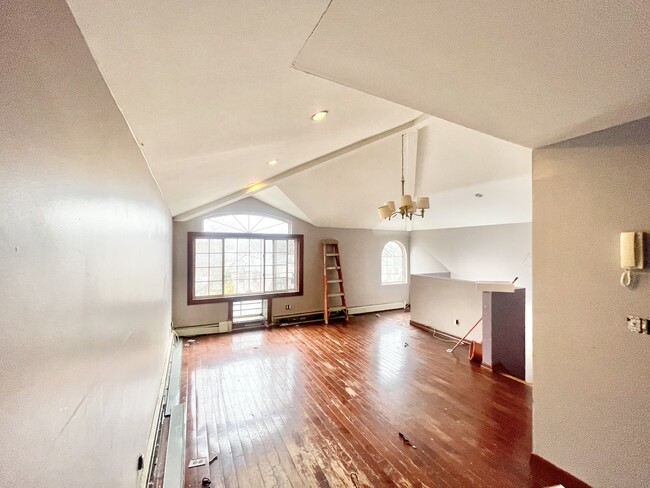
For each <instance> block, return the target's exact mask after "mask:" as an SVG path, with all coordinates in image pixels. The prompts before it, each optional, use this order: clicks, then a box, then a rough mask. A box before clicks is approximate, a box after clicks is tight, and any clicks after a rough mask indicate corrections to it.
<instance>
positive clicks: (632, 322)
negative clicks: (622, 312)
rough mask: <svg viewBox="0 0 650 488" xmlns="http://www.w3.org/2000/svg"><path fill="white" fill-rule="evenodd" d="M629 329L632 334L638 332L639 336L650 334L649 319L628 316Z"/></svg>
mask: <svg viewBox="0 0 650 488" xmlns="http://www.w3.org/2000/svg"><path fill="white" fill-rule="evenodd" d="M627 328H628V330H630V331H631V332H636V333H637V334H650V329H649V328H648V319H644V318H641V317H635V316H633V315H628V316H627Z"/></svg>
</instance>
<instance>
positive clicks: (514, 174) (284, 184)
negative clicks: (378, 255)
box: [255, 117, 532, 230]
mask: <svg viewBox="0 0 650 488" xmlns="http://www.w3.org/2000/svg"><path fill="white" fill-rule="evenodd" d="M416 136H417V137H416ZM415 142H417V159H416V154H410V152H414V148H415ZM400 152H401V140H400V137H399V135H395V136H391V137H387V138H385V139H383V140H381V141H379V142H375V143H374V144H371V145H369V146H365V147H363V148H361V149H358V150H356V151H353V152H350V153H349V154H346V155H344V156H342V157H338V158H335V159H332V160H330V161H328V162H326V163H323V164H320V165H318V166H315V167H313V168H310V169H308V170H306V171H302V172H300V173H297V174H295V175H292V176H289V177H288V178H285V179H283V180H282V181H280V182H279V183H277V185H275V186H273V187H271V188H269V189H264V190H262V191H261V192H259V193H258V194H256V195H255V196H256V198H259V199H260V200H262V201H264V202H266V203H269V204H270V205H273V206H275V207H276V208H279V209H281V210H283V211H285V212H287V213H289V214H291V215H294V216H297V217H299V218H300V215H297V214H296V212H295V208H299V209H300V210H301V211H302V212H304V214H306V215H307V216H308V217H309V222H311V223H312V224H314V225H317V226H319V227H350V228H366V229H382V230H383V229H392V230H411V229H414V230H422V229H443V228H450V227H470V226H477V225H494V224H508V223H518V222H530V221H531V217H532V209H531V202H532V195H531V150H530V149H528V148H525V147H522V146H518V145H516V144H512V143H510V142H506V141H503V140H501V139H497V138H495V137H492V136H488V135H486V134H482V133H480V132H477V131H475V130H472V129H467V128H465V127H461V126H459V125H456V124H452V123H450V122H447V121H444V120H441V119H437V118H435V117H432V118H431V119H430V120H429V121H428V123H427V125H425V126H424V127H422V128H421V129H420V130H419V131H418V132H417V133H413V132H411V133H409V134H408V136H407V140H406V150H405V154H406V159H405V178H406V191H407V192H411V193H412V194H415V195H417V196H428V197H429V198H430V199H431V209H430V210H428V211H427V212H426V213H425V218H424V219H419V218H416V219H414V220H413V225H412V226H410V225H408V224H407V222H404V221H402V220H401V219H399V218H398V219H396V220H393V221H391V222H387V221H382V220H380V219H379V218H378V216H377V207H378V206H379V205H381V204H382V203H383V202H384V201H385V200H397V198H398V197H399V195H400V190H401V188H400V173H401V164H400V160H401V156H400ZM476 193H481V194H482V195H483V197H482V198H477V197H476V196H475V194H476ZM280 194H281V195H282V197H281V198H280V197H279V195H280Z"/></svg>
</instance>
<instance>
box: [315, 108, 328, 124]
mask: <svg viewBox="0 0 650 488" xmlns="http://www.w3.org/2000/svg"><path fill="white" fill-rule="evenodd" d="M327 114H328V112H327V110H323V111H322V112H316V113H315V114H314V115H312V116H311V119H312V120H313V121H314V122H320V121H322V120H325V117H327Z"/></svg>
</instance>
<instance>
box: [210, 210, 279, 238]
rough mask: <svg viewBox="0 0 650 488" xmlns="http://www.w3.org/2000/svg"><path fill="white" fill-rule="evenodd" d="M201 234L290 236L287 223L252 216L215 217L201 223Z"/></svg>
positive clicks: (270, 218) (260, 216)
mask: <svg viewBox="0 0 650 488" xmlns="http://www.w3.org/2000/svg"><path fill="white" fill-rule="evenodd" d="M203 232H222V233H241V234H290V233H291V227H290V224H289V222H287V221H285V220H280V219H276V218H273V217H266V216H264V215H253V214H230V215H216V216H214V217H210V218H208V219H205V220H204V221H203Z"/></svg>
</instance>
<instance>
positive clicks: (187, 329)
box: [174, 320, 232, 337]
mask: <svg viewBox="0 0 650 488" xmlns="http://www.w3.org/2000/svg"><path fill="white" fill-rule="evenodd" d="M231 330H232V321H230V320H224V321H223V322H219V323H216V324H203V325H188V326H184V327H174V332H176V334H178V337H194V336H199V335H208V334H221V333H223V332H230V331H231Z"/></svg>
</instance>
